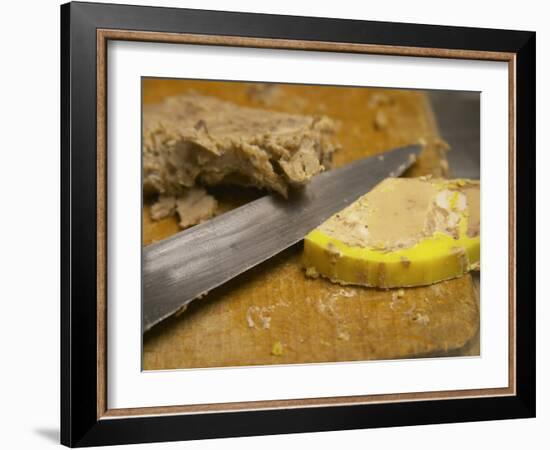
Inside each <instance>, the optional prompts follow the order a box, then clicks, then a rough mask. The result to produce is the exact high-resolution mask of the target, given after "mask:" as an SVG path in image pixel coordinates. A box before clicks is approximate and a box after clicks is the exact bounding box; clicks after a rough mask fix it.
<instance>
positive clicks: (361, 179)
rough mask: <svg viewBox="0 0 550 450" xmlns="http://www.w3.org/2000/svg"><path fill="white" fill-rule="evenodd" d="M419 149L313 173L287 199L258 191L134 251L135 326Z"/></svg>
mask: <svg viewBox="0 0 550 450" xmlns="http://www.w3.org/2000/svg"><path fill="white" fill-rule="evenodd" d="M419 153H420V147H418V146H408V147H403V148H398V149H395V150H391V151H389V152H385V153H383V154H382V155H379V156H372V157H369V158H364V159H360V160H357V161H354V162H352V163H350V164H348V165H345V166H342V167H339V168H337V169H333V170H329V171H327V172H323V173H321V174H319V175H317V176H315V177H314V178H313V179H312V180H311V182H310V183H309V184H307V185H306V186H304V188H302V189H300V190H297V191H295V192H292V193H291V194H290V195H289V198H288V199H283V198H281V197H280V196H277V195H266V196H264V197H261V198H259V199H257V200H255V201H252V202H250V203H248V204H246V205H244V206H241V207H240V208H236V209H234V210H232V211H229V212H227V213H225V214H222V215H220V216H218V217H215V218H214V219H211V220H209V221H207V222H205V223H202V224H200V225H196V226H194V227H192V228H190V229H188V230H184V231H181V232H179V233H177V234H175V235H173V236H171V237H170V238H168V239H165V240H162V241H160V242H158V243H155V244H152V245H149V246H147V247H144V248H143V251H142V332H145V331H147V330H149V329H150V328H152V327H153V326H154V325H156V324H157V323H159V322H161V321H162V320H164V319H165V318H167V317H169V316H170V315H172V314H174V313H175V312H177V311H178V310H180V309H181V308H183V307H185V306H186V305H187V304H188V303H190V302H191V301H192V300H194V299H195V298H197V297H200V296H201V295H202V294H204V293H206V292H208V291H209V290H211V289H213V288H215V287H218V286H220V285H221V284H223V283H225V282H226V281H228V280H230V279H232V278H234V277H235V276H237V275H239V274H241V273H243V272H244V271H246V270H248V269H250V268H252V267H254V266H256V265H257V264H259V263H261V262H263V261H265V260H266V259H268V258H270V257H272V256H274V255H276V254H277V253H279V252H281V251H283V250H285V249H286V248H288V247H290V246H291V245H293V244H295V243H296V242H299V241H300V240H302V239H303V238H304V237H305V236H306V235H307V234H308V233H309V232H310V231H311V230H313V229H314V228H316V227H318V226H319V225H320V224H321V223H323V222H324V221H325V220H327V219H328V218H329V217H330V216H332V215H333V214H335V213H336V212H338V211H340V210H341V209H343V208H345V207H346V206H348V205H349V204H351V203H352V202H354V201H355V200H357V199H358V198H359V197H360V196H361V195H363V194H365V193H367V192H368V191H369V190H370V189H372V188H373V187H374V186H375V185H376V184H378V183H379V182H380V181H381V180H383V179H384V178H387V177H389V176H399V175H401V174H402V173H403V172H404V171H405V170H406V169H407V168H408V167H409V166H410V165H411V164H412V163H413V162H414V160H415V159H416V157H417V156H418V154H419Z"/></svg>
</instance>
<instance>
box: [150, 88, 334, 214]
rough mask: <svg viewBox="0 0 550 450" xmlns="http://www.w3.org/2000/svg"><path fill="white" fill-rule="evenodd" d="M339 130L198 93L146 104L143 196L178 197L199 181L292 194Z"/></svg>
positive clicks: (319, 164) (327, 153) (326, 159)
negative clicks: (289, 191) (291, 191)
mask: <svg viewBox="0 0 550 450" xmlns="http://www.w3.org/2000/svg"><path fill="white" fill-rule="evenodd" d="M335 129H336V125H335V122H334V121H332V120H331V119H329V118H327V117H325V116H306V115H296V114H286V113H281V112H275V111H267V110H262V109H256V108H248V107H242V106H239V105H236V104H233V103H230V102H226V101H222V100H219V99H217V98H214V97H208V96H203V95H200V94H196V93H187V94H184V95H180V96H175V97H168V98H166V99H165V100H164V101H163V102H162V103H159V104H154V105H145V106H144V108H143V190H144V194H146V195H148V194H159V195H161V196H163V198H164V197H166V196H169V197H175V198H178V197H180V196H182V195H185V194H186V191H187V190H188V189H190V188H194V187H196V186H211V185H216V184H237V185H243V186H255V187H258V188H261V189H266V190H270V191H275V192H278V193H279V194H281V195H283V196H287V194H288V190H289V188H291V187H293V186H299V185H303V184H305V183H307V182H308V181H309V180H310V179H311V177H313V176H314V175H316V174H318V173H319V172H321V171H323V170H324V169H325V168H328V167H329V166H330V161H331V156H332V153H333V152H334V150H335V149H336V145H335V144H334V143H333V141H332V137H333V134H334V132H335ZM209 205H210V206H212V205H211V204H209ZM176 210H177V208H163V211H167V212H169V213H172V212H174V211H176ZM156 212H157V213H158V212H159V211H158V210H157V211H156ZM156 218H159V216H158V214H157V216H156ZM184 222H185V223H187V222H186V221H184Z"/></svg>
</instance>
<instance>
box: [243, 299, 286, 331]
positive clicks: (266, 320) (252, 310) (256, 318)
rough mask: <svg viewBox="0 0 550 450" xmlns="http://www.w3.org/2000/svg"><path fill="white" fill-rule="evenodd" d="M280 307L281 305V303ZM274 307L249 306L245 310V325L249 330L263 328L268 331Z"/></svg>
mask: <svg viewBox="0 0 550 450" xmlns="http://www.w3.org/2000/svg"><path fill="white" fill-rule="evenodd" d="M281 305H282V303H281ZM274 308H275V305H271V306H263V307H260V306H251V307H249V308H248V309H247V310H246V323H247V324H248V327H249V328H263V329H264V330H268V329H269V328H270V327H271V316H270V315H269V313H271V312H272V311H273V309H274Z"/></svg>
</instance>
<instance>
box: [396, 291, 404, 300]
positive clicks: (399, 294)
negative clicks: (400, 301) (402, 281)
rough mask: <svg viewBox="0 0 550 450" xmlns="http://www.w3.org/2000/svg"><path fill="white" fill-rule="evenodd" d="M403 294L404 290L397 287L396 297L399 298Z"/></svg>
mask: <svg viewBox="0 0 550 450" xmlns="http://www.w3.org/2000/svg"><path fill="white" fill-rule="evenodd" d="M404 295H405V291H404V290H403V289H399V290H398V291H397V298H401V297H403V296H404Z"/></svg>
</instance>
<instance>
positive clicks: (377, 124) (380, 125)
mask: <svg viewBox="0 0 550 450" xmlns="http://www.w3.org/2000/svg"><path fill="white" fill-rule="evenodd" d="M387 126H388V116H386V113H385V112H384V111H377V112H376V115H375V116H374V128H376V129H377V130H378V131H382V130H384V129H385V128H387Z"/></svg>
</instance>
